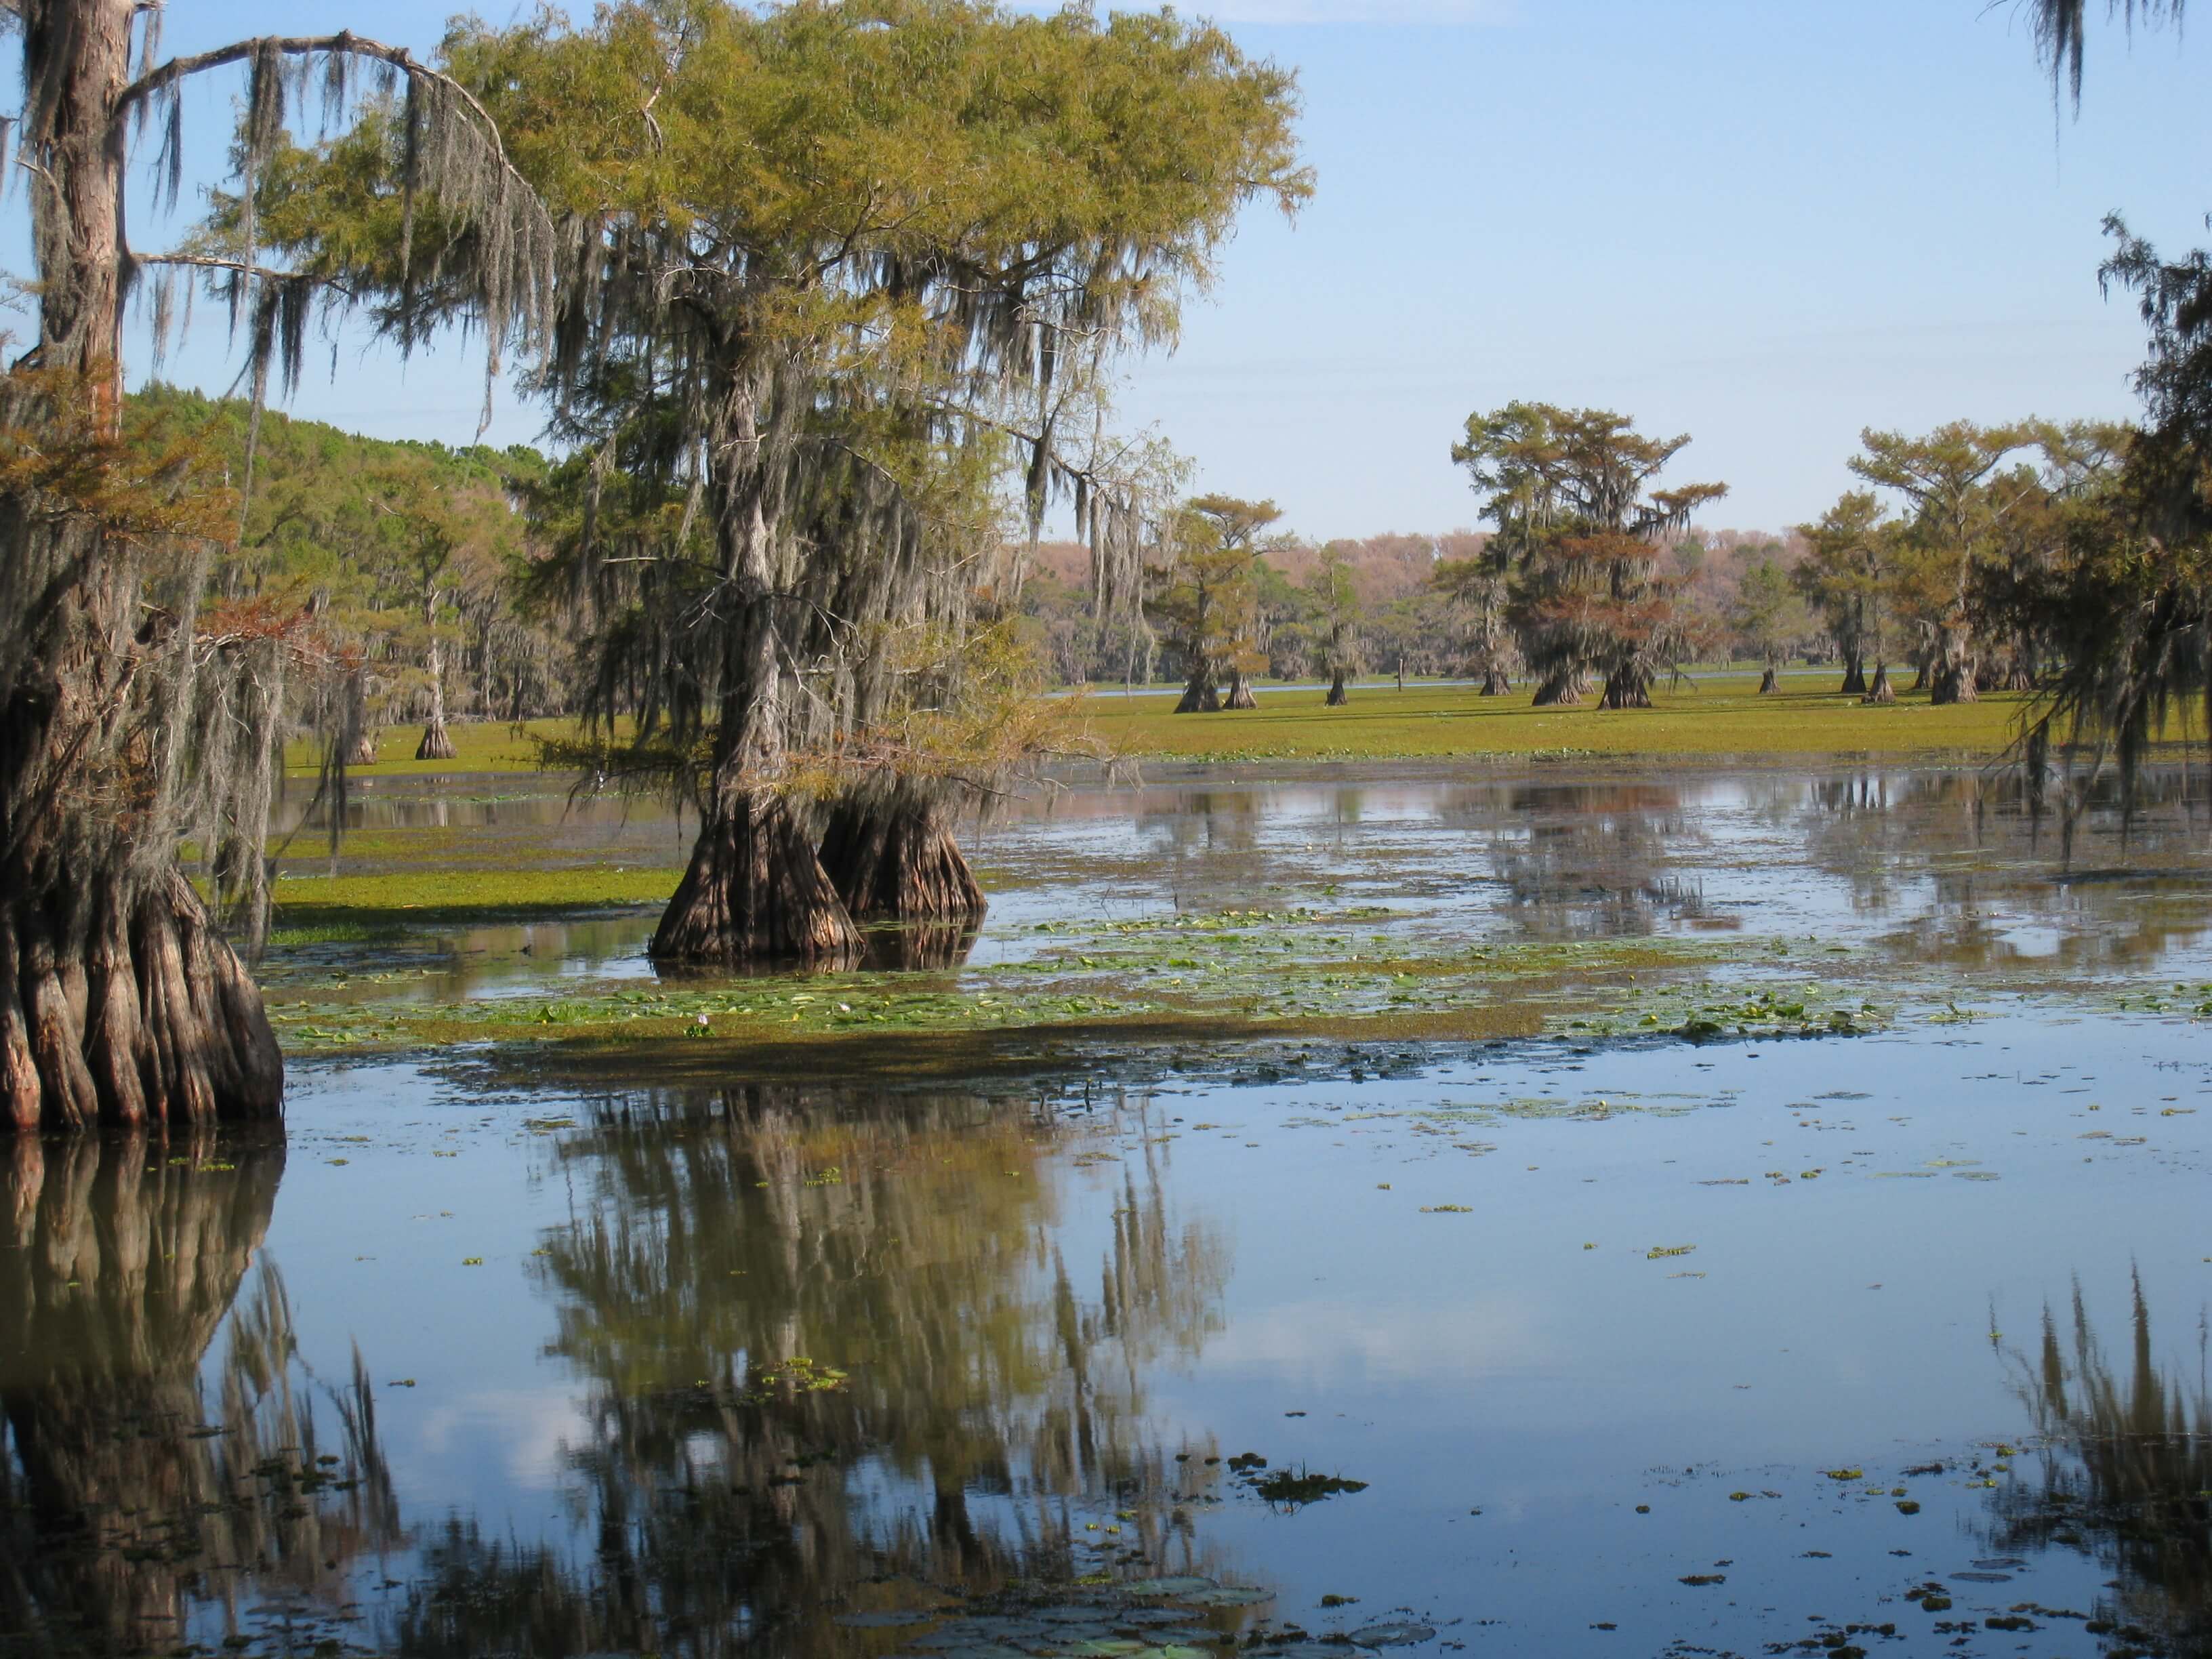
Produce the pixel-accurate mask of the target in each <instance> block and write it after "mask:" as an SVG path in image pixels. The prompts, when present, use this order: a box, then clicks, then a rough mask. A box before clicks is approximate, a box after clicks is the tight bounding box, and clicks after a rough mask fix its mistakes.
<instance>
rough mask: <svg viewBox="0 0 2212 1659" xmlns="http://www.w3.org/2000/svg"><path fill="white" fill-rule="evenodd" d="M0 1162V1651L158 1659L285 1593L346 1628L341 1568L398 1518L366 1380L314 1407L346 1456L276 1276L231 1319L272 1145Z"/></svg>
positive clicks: (36, 1147)
mask: <svg viewBox="0 0 2212 1659" xmlns="http://www.w3.org/2000/svg"><path fill="white" fill-rule="evenodd" d="M0 1158H5V1159H6V1167H5V1169H4V1170H0V1240H4V1242H5V1243H6V1244H7V1246H9V1248H7V1249H0V1330H4V1331H6V1332H8V1333H9V1336H10V1337H11V1339H15V1340H14V1341H12V1342H11V1345H10V1346H9V1349H8V1351H7V1352H0V1416H4V1422H5V1439H6V1445H5V1448H4V1449H0V1559H5V1560H6V1561H7V1562H8V1563H9V1568H10V1570H9V1571H7V1572H5V1573H0V1632H5V1633H6V1635H7V1637H8V1638H29V1640H30V1642H31V1644H32V1645H31V1647H30V1648H29V1649H28V1650H30V1651H39V1652H55V1651H59V1652H64V1653H109V1652H130V1653H138V1652H147V1651H162V1652H166V1651H169V1650H173V1649H175V1648H177V1647H179V1646H180V1645H183V1644H185V1642H186V1641H188V1640H189V1639H191V1638H190V1632H191V1630H192V1619H193V1615H194V1613H195V1610H196V1609H199V1608H204V1609H207V1610H208V1612H209V1613H210V1616H212V1617H213V1618H215V1619H216V1620H218V1621H220V1622H224V1623H228V1622H229V1621H230V1620H231V1619H232V1618H233V1617H234V1611H235V1608H236V1607H237V1605H238V1603H239V1601H241V1600H249V1599H250V1600H252V1601H259V1600H261V1599H263V1598H264V1597H265V1596H266V1595H268V1593H269V1592H271V1591H276V1590H280V1589H283V1590H290V1591H294V1592H302V1593H307V1594H322V1595H327V1597H328V1600H329V1601H330V1603H331V1605H332V1606H333V1607H334V1606H335V1605H336V1604H337V1601H339V1600H341V1599H343V1598H342V1596H341V1595H339V1594H337V1591H338V1589H339V1587H340V1586H341V1585H342V1583H343V1581H344V1578H345V1577H346V1568H347V1567H348V1565H349V1563H350V1562H351V1561H352V1560H353V1559H355V1558H356V1557H357V1556H358V1555H360V1554H362V1553H365V1552H368V1551H372V1550H381V1549H385V1548H387V1547H391V1546H392V1545H394V1544H395V1543H397V1542H398V1535H399V1534H398V1506H397V1503H396V1500H395V1499H394V1498H393V1496H392V1488H391V1482H390V1479H389V1476H388V1474H387V1472H386V1469H385V1467H384V1463H383V1460H382V1456H381V1455H380V1452H379V1451H378V1449H377V1445H376V1424H375V1410H374V1402H373V1401H372V1399H371V1396H370V1394H369V1389H368V1381H367V1378H366V1377H365V1376H362V1374H361V1370H360V1367H359V1362H358V1358H356V1368H355V1374H354V1376H353V1378H352V1381H351V1385H350V1386H349V1387H347V1388H343V1389H338V1390H336V1391H333V1392H331V1393H330V1394H328V1395H326V1396H325V1398H326V1399H327V1401H328V1403H329V1404H330V1405H331V1407H332V1413H333V1415H334V1416H335V1419H336V1422H335V1425H334V1426H335V1428H336V1431H337V1433H336V1436H335V1440H336V1443H335V1444H333V1443H331V1441H332V1437H331V1433H330V1430H331V1427H332V1426H333V1425H331V1422H330V1421H329V1419H323V1420H321V1421H319V1420H318V1415H317V1413H316V1410H315V1405H316V1400H317V1396H318V1395H319V1393H320V1392H321V1391H320V1390H318V1389H313V1388H311V1387H308V1386H306V1385H305V1384H304V1383H303V1381H302V1379H301V1378H300V1377H299V1376H298V1375H297V1373H296V1371H295V1369H294V1355H293V1346H294V1344H293V1335H292V1322H291V1312H290V1308H289V1304H288V1302H287V1299H286V1297H285V1293H284V1287H283V1280H282V1279H280V1278H279V1277H278V1276H277V1275H276V1271H275V1269H274V1268H273V1267H269V1266H267V1265H266V1264H265V1263H264V1266H263V1267H262V1268H261V1270H260V1272H259V1273H258V1275H257V1276H256V1277H255V1279H254V1280H253V1282H252V1285H251V1288H250V1290H249V1291H247V1293H246V1297H245V1299H244V1301H243V1302H242V1303H241V1302H240V1291H241V1289H242V1288H243V1287H245V1286H246V1282H247V1281H246V1275H247V1271H248V1268H249V1267H250V1266H251V1265H252V1262H253V1261H254V1259H255V1257H256V1255H258V1252H259V1249H260V1246H261V1243H262V1239H263V1237H264V1234H265V1233H266V1231H267V1230H268V1225H269V1218H270V1212H271V1210H272V1208H273V1206H274V1204H275V1201H276V1186H277V1182H278V1180H279V1179H280V1178H281V1176H282V1175H283V1167H284V1149H283V1142H282V1141H281V1139H276V1138H275V1137H273V1136H269V1137H264V1138H260V1139H254V1140H252V1141H245V1140H241V1139H238V1138H235V1137H227V1138H225V1139H223V1140H222V1141H220V1142H218V1141H216V1139H213V1138H212V1137H211V1136H210V1135H207V1134H197V1135H173V1136H171V1137H168V1138H167V1139H155V1138H151V1137H149V1136H146V1135H143V1134H139V1135H118V1136H106V1137H93V1136H83V1137H77V1138H74V1139H70V1140H67V1141H47V1142H45V1143H43V1144H42V1143H41V1142H40V1141H39V1140H38V1139H34V1138H32V1137H27V1136H26V1137H21V1138H19V1139H16V1140H15V1142H14V1143H13V1144H12V1145H11V1146H7V1147H6V1148H4V1149H0ZM226 1318H228V1320H229V1331H228V1337H227V1340H226V1342H225V1345H224V1346H223V1348H222V1358H221V1360H220V1363H219V1364H218V1365H217V1367H216V1369H215V1370H214V1372H213V1374H212V1377H211V1378H208V1377H204V1375H203V1370H202V1365H203V1362H204V1359H205V1358H206V1356H207V1353H208V1352H209V1350H210V1346H212V1345H213V1344H214V1341H215V1339H216V1333H217V1330H218V1328H220V1327H221V1326H222V1324H223V1322H224V1321H225V1320H226ZM210 1384H211V1386H210ZM326 1457H327V1458H328V1459H330V1460H331V1461H330V1462H324V1461H323V1460H324V1459H325V1458H326ZM18 1470H20V1480H21V1485H20V1486H15V1485H14V1482H15V1480H16V1478H17V1474H16V1472H17V1471H18ZM11 1488H12V1489H11ZM249 1571H250V1572H252V1573H253V1574H255V1576H256V1582H255V1583H253V1584H252V1586H251V1587H250V1588H251V1589H252V1591H253V1592H255V1593H254V1594H253V1595H251V1596H250V1597H248V1596H246V1595H243V1594H242V1593H243V1592H246V1590H247V1589H249V1586H248V1585H247V1584H246V1583H245V1582H244V1576H245V1574H246V1573H247V1572H249Z"/></svg>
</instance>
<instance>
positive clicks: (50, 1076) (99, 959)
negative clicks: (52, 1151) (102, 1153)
mask: <svg viewBox="0 0 2212 1659" xmlns="http://www.w3.org/2000/svg"><path fill="white" fill-rule="evenodd" d="M132 14H133V7H132V3H131V0H29V3H27V4H26V5H25V6H24V8H23V9H22V13H21V15H22V22H21V27H22V30H23V35H24V63H25V72H26V79H27V81H29V82H32V83H33V87H34V88H35V89H36V90H38V91H40V92H42V93H44V94H46V97H45V99H44V100H43V102H42V105H41V107H42V109H43V111H44V113H43V115H42V117H41V121H42V125H38V126H35V127H33V128H30V129H27V130H26V131H25V133H24V136H23V142H24V145H25V148H26V149H27V150H29V151H32V152H33V156H34V159H36V160H37V161H38V162H39V166H38V167H36V168H35V169H34V172H35V173H37V174H38V175H39V176H38V177H37V179H36V180H35V181H34V182H33V185H31V187H30V189H29V196H30V200H31V207H32V222H33V246H34V248H35V250H36V252H37V257H38V261H39V278H40V284H39V289H38V293H39V308H40V310H39V330H40V335H39V343H38V348H37V362H38V364H39V368H40V372H42V373H44V374H48V375H54V376H63V377H67V379H66V382H65V383H63V382H56V383H55V384H56V385H57V386H58V389H57V390H54V391H52V392H49V393H46V394H44V395H45V396H46V397H47V398H51V399H52V400H53V401H56V402H58V400H60V399H62V398H69V397H82V398H88V400H89V404H90V408H91V412H92V416H93V420H94V426H95V427H96V428H100V430H101V432H102V435H104V436H105V437H106V438H109V439H112V437H113V436H114V435H115V434H116V433H117V432H118V429H119V427H120V420H121V410H122V384H121V378H120V369H119V366H118V357H117V349H118V295H119V289H120V278H121V271H122V258H123V249H122V246H121V234H120V228H121V224H122V188H123V163H124V150H123V132H122V128H121V126H120V125H119V124H118V123H117V122H116V121H115V120H114V119H113V118H112V111H113V110H114V108H115V105H116V101H117V98H118V94H119V93H120V92H121V90H122V88H124V86H125V84H126V82H127V71H128V67H129V55H130V45H131V17H132ZM6 398H7V401H9V403H10V404H14V405H15V407H14V408H13V409H11V410H10V411H9V412H10V414H11V415H12V416H14V417H15V418H16V419H20V420H22V421H24V422H27V423H31V424H33V425H34V426H35V425H37V424H39V423H40V422H57V421H58V415H59V413H60V411H58V410H54V409H53V408H52V407H51V405H49V406H48V407H47V408H46V409H45V410H41V408H40V407H39V404H40V394H39V393H37V392H26V391H25V390H23V389H22V386H21V383H18V385H16V386H10V387H9V389H8V391H7V392H6ZM77 412H78V413H79V414H80V415H81V414H82V410H78V411H77ZM57 429H58V425H57ZM166 547H167V544H166V543H165V542H163V541H162V540H161V538H158V537H149V536H147V535H145V534H143V533H139V534H123V533H115V532H111V531H110V530H109V529H108V528H107V527H106V525H105V524H104V523H102V522H101V521H100V520H97V519H95V518H94V515H93V513H92V512H91V511H90V510H88V508H87V507H84V506H83V505H82V504H80V503H78V502H76V501H69V500H58V499H48V498H46V497H43V496H33V495H31V494H29V493H27V492H25V491H21V490H18V491H15V492H12V493H10V494H9V495H4V496H0V1129H6V1128H12V1129H18V1130H28V1129H33V1128H45V1129H79V1128H83V1127H87V1126H88V1125H91V1124H94V1123H95V1122H110V1123H118V1124H132V1123H142V1122H149V1121H151V1122H162V1121H168V1122H200V1121H208V1120H210V1119H213V1118H217V1117H234V1118H269V1117H275V1116H276V1115H278V1114H279V1113H280V1112H281V1110H282V1109H283V1079H284V1064H283V1055H282V1054H281V1053H280V1052H279V1051H278V1048H277V1046H276V1036H275V1033H274V1032H272V1031H271V1030H270V1026H269V1021H268V1018H267V1017H266V1016H265V1014H264V1012H263V1010H262V1006H261V997H260V994H259V993H258V991H257V990H256V989H255V988H254V986H253V983H252V980H251V979H249V978H248V977H247V975H246V970H245V969H244V967H243V966H242V965H240V962H239V960H238V957H236V956H235V955H234V953H233V952H232V951H231V948H230V946H229V945H228V944H226V943H225V942H224V941H223V939H222V936H221V935H220V933H217V932H216V928H215V927H214V925H213V923H212V922H211V921H210V917H209V915H208V913H207V910H206V908H204V906H203V904H202V903H201V902H200V900H199V897H198V896H197V894H196V893H194V892H193V890H192V889H191V886H190V884H187V883H186V882H185V879H184V878H183V877H182V876H181V875H179V873H178V872H177V868H176V859H175V850H174V839H173V837H174V836H175V834H176V820H175V817H174V814H173V802H174V800H175V798H176V795H177V793H178V791H179V787H181V785H180V777H181V774H182V771H183V769H184V768H185V766H186V765H187V764H188V760H187V759H186V758H185V757H181V756H180V754H179V752H178V750H177V746H176V745H173V743H172V742H171V741H170V739H171V738H173V735H174V726H175V723H176V722H178V721H179V720H183V719H184V718H185V711H186V710H187V709H188V708H189V706H190V699H191V689H190V688H191V674H192V672H193V671H194V669H193V667H192V665H193V662H194V653H192V651H191V648H190V641H189V639H188V638H185V637H184V636H183V634H182V630H186V629H190V628H191V626H192V622H191V616H192V610H193V607H194V606H195V605H197V592H187V593H186V594H185V597H184V599H183V601H182V602H181V603H174V602H172V603H170V604H167V605H157V604H155V603H153V602H152V596H151V595H149V594H148V593H147V592H146V588H145V582H146V578H147V575H148V572H149V563H150V562H151V561H152V560H153V559H154V558H155V556H157V553H158V552H159V551H161V550H164V549H166ZM180 644H181V647H182V648H178V647H179V645H180ZM142 722H143V724H142ZM149 730H150V731H152V732H155V734H156V735H155V738H152V739H151V740H149V738H148V737H147V735H146V733H147V732H148V731H149ZM252 835H253V837H254V840H255V843H256V850H257V851H258V836H259V829H258V826H254V827H253V829H252Z"/></svg>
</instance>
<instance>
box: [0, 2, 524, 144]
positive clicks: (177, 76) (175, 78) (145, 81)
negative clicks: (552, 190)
mask: <svg viewBox="0 0 2212 1659" xmlns="http://www.w3.org/2000/svg"><path fill="white" fill-rule="evenodd" d="M20 3H21V0H0V6H5V5H10V4H20ZM264 50H268V51H274V52H281V53H283V55H284V56H286V57H288V58H307V57H312V56H313V54H315V53H316V52H345V53H348V54H349V55H350V56H353V57H356V58H372V59H374V60H375V61H376V62H379V63H384V64H391V65H392V67H393V68H394V69H396V70H401V71H402V72H404V73H405V74H408V75H419V76H422V77H423V78H424V79H425V80H430V81H438V82H443V83H444V84H445V85H446V86H447V88H449V89H450V90H451V91H452V92H453V94H455V95H456V96H458V97H459V99H460V100H462V102H464V103H465V104H466V105H467V106H469V108H470V109H471V111H473V112H475V115H476V118H477V119H478V120H479V121H482V122H483V126H484V136H485V138H486V139H487V140H488V141H489V143H490V145H491V147H492V152H493V154H494V155H497V156H498V157H499V160H500V164H501V166H502V167H506V168H507V170H508V171H509V172H510V173H512V172H513V170H514V167H513V162H511V161H508V160H507V149H506V146H505V145H504V144H502V143H501V140H500V135H499V123H498V122H496V121H495V120H493V119H492V118H491V112H490V111H489V110H487V109H486V108H485V107H484V106H483V104H481V103H479V102H478V101H477V96H476V94H474V93H472V92H471V91H470V90H469V89H468V88H466V87H465V86H463V85H462V84H461V83H460V82H458V81H456V80H454V79H453V76H449V75H447V74H445V73H443V72H442V71H441V70H435V69H432V68H431V67H430V66H429V65H428V64H425V63H422V61H421V60H419V59H418V58H416V56H415V54H414V53H412V52H410V51H408V50H407V48H406V47H404V46H386V45H385V44H384V43H383V42H382V41H380V40H369V39H368V38H367V37H366V36H363V35H359V34H356V33H353V31H352V30H350V29H341V30H340V31H339V32H338V33H336V34H264V35H258V36H256V37H255V38H254V39H252V40H234V41H233V42H231V44H230V45H228V46H217V47H216V49H215V50H214V51H212V52H194V53H193V54H192V55H191V57H189V58H171V59H170V60H169V61H168V62H167V63H166V64H162V65H161V67H160V68H159V69H155V70H148V71H147V72H146V73H145V74H144V75H143V76H139V78H138V79H137V80H136V81H133V82H131V84H130V85H129V86H127V87H125V88H123V90H122V91H121V92H120V93H118V94H116V98H115V110H114V115H113V118H112V125H114V126H115V127H118V128H119V127H120V126H121V125H123V118H124V117H125V116H126V115H128V114H129V113H130V112H131V110H132V109H133V108H135V107H136V106H137V105H139V104H142V103H143V102H144V101H145V100H147V99H149V98H151V97H152V96H154V94H156V93H158V92H161V91H162V90H163V89H164V88H167V87H171V86H173V85H175V84H176V82H179V81H181V80H183V79H184V78H185V76H191V75H198V74H202V73H204V71H206V70H211V69H222V68H223V67H224V66H225V65H227V64H243V63H245V62H246V61H247V60H248V59H250V58H252V57H253V56H254V55H255V54H256V53H258V52H262V51H264Z"/></svg>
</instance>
